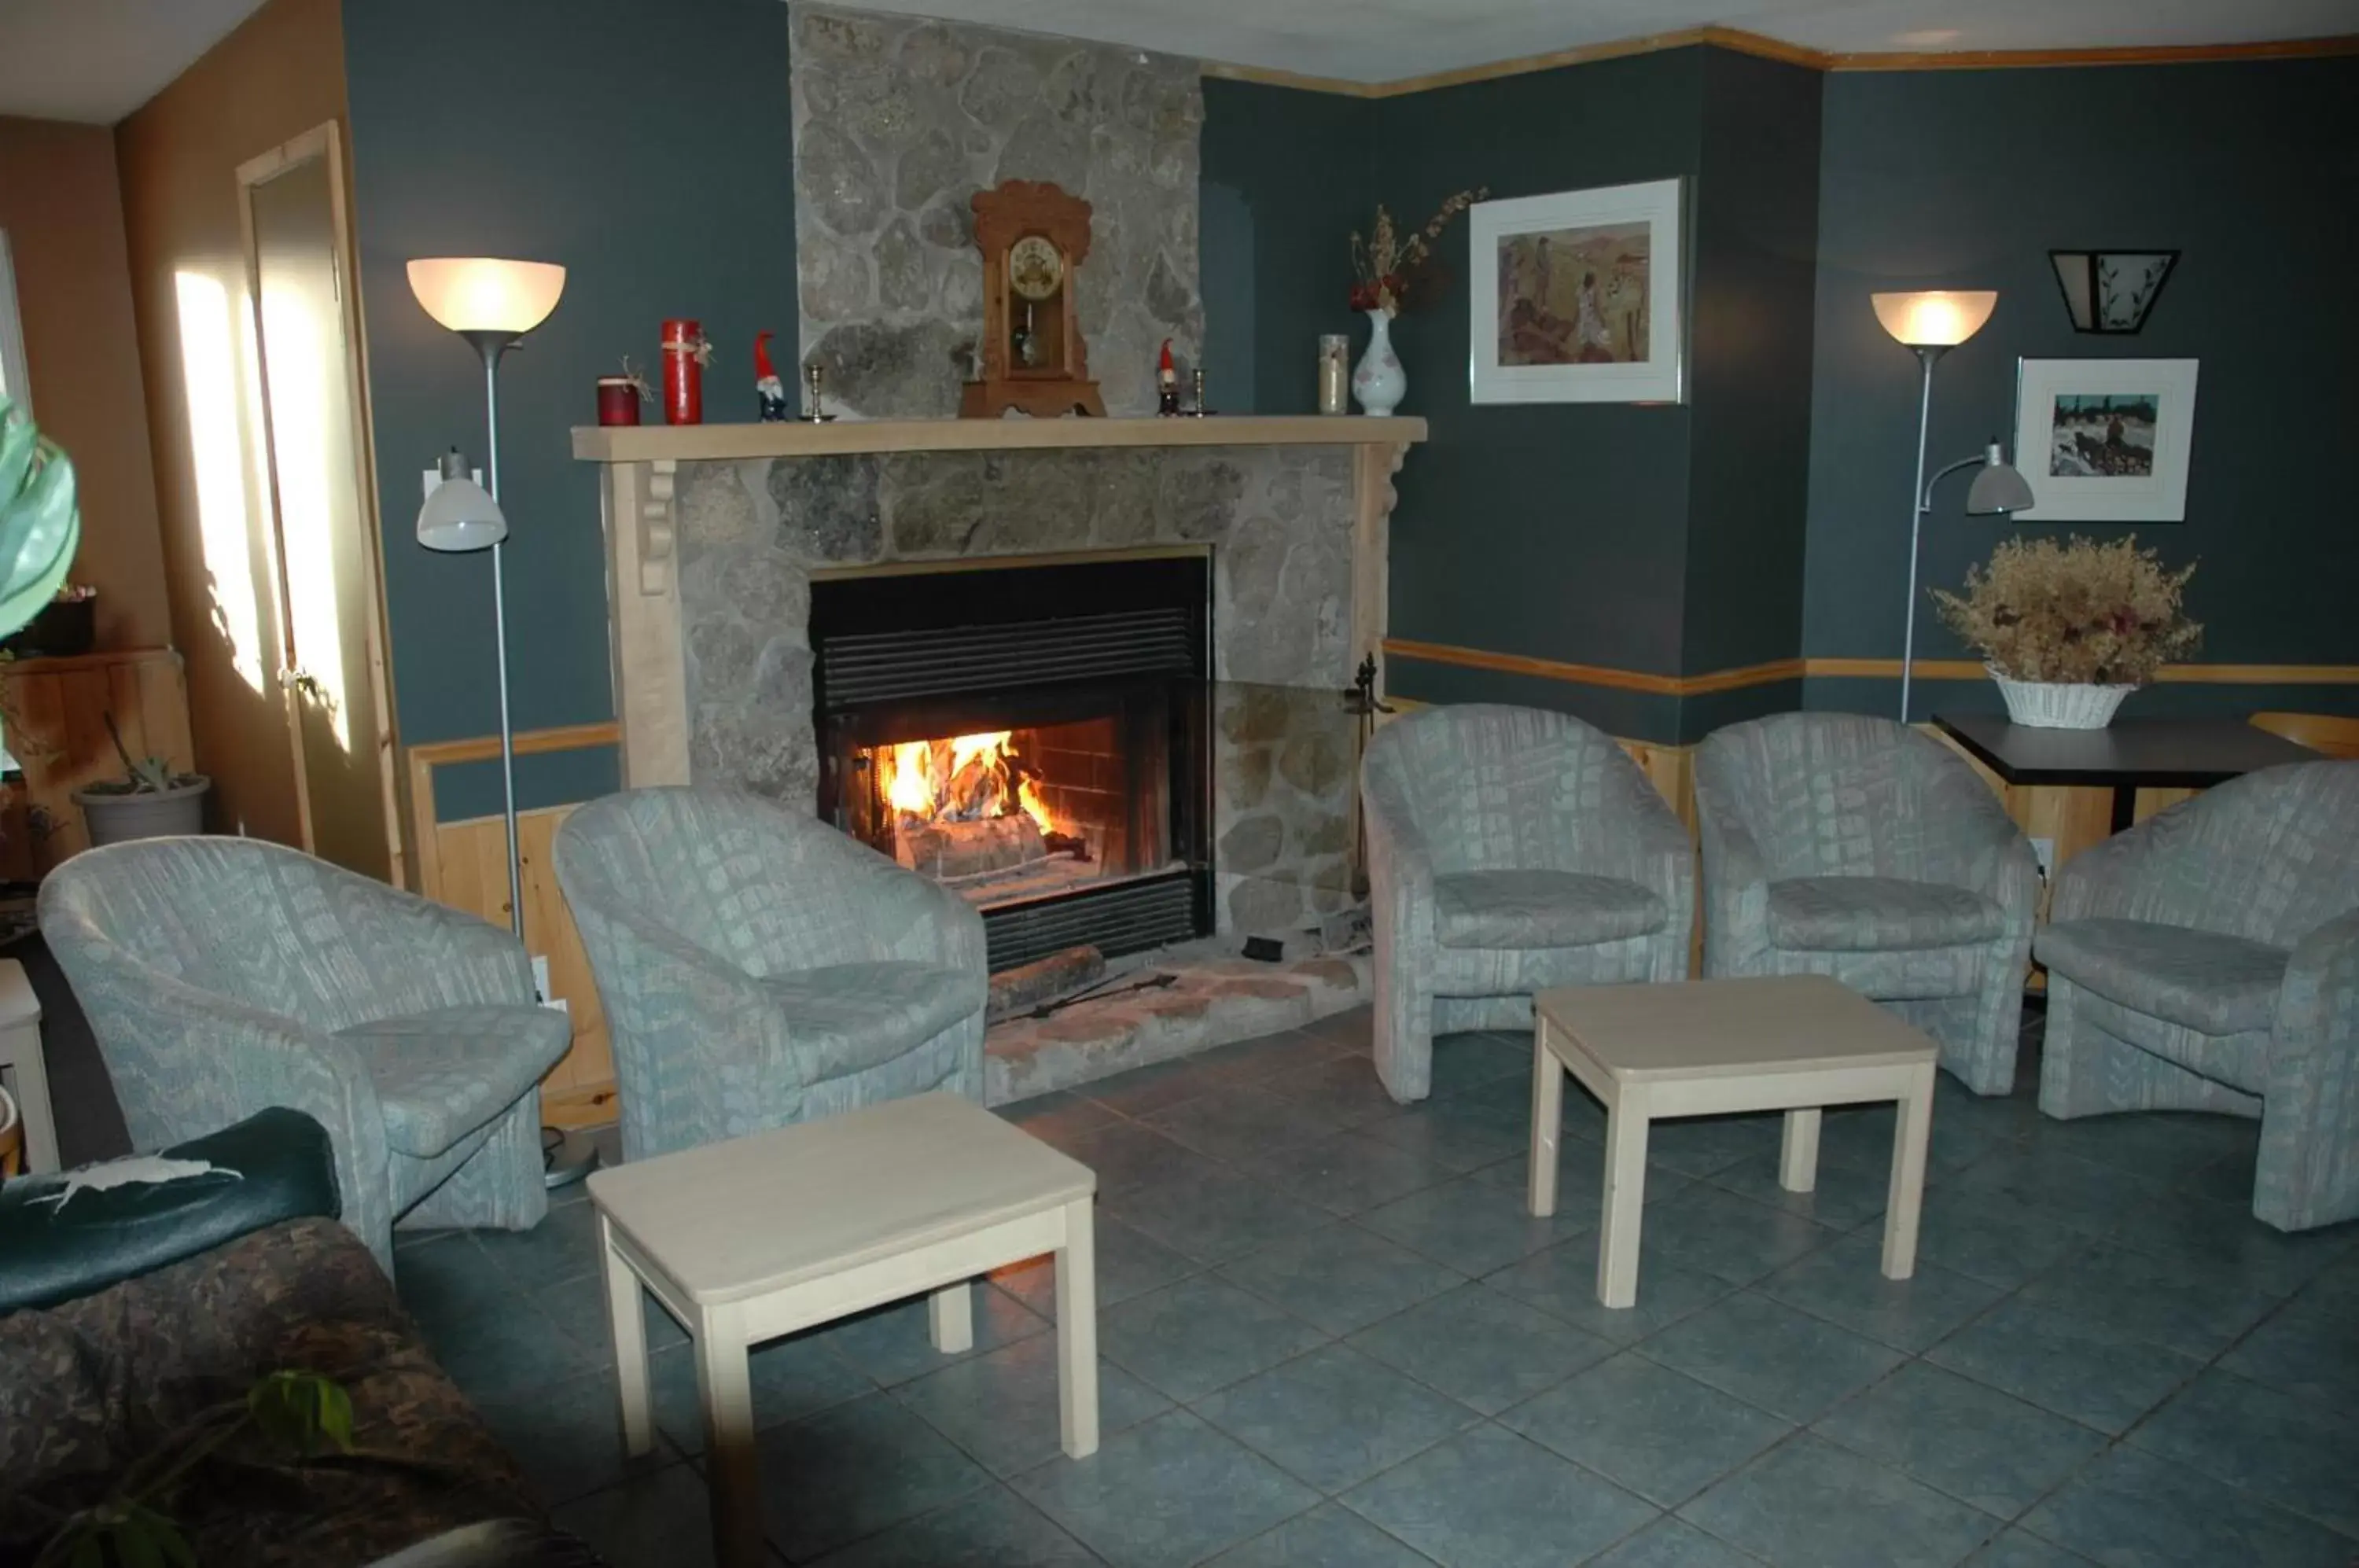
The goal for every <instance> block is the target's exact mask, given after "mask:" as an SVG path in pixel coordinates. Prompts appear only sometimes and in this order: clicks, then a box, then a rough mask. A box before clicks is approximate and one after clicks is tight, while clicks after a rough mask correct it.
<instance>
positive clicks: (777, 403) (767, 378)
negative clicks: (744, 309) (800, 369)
mask: <svg viewBox="0 0 2359 1568" xmlns="http://www.w3.org/2000/svg"><path fill="white" fill-rule="evenodd" d="M775 335H776V334H775V333H771V332H756V333H755V334H754V396H755V397H757V398H759V399H760V400H761V405H762V422H763V423H764V424H770V423H774V422H776V421H777V420H780V419H785V418H786V417H787V384H786V383H785V382H783V381H781V380H779V379H778V367H777V365H772V364H771V363H770V339H771V338H772V337H773V336H775Z"/></svg>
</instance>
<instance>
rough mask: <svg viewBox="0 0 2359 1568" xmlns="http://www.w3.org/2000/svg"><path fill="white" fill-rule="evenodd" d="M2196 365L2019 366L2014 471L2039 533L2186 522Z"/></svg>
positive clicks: (2075, 362) (2024, 515)
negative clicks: (2068, 525)
mask: <svg viewBox="0 0 2359 1568" xmlns="http://www.w3.org/2000/svg"><path fill="white" fill-rule="evenodd" d="M2195 365H2196V362H2195V361H2194V360H2191V359H2025V360H2018V361H2017V362H2016V367H2017V368H2016V394H2015V462H2016V466H2017V468H2019V469H2020V470H2022V472H2023V477H2024V478H2025V479H2026V480H2027V481H2028V482H2029V484H2030V485H2031V494H2032V495H2033V497H2034V498H2035V499H2036V500H2037V501H2038V505H2037V506H2032V507H2029V508H2027V510H2024V511H2020V512H2017V513H2016V514H2015V516H2016V517H2017V519H2019V520H2021V521H2024V522H2032V523H2055V522H2080V523H2179V522H2184V521H2186V520H2187V458H2188V452H2189V448H2190V446H2191V445H2192V444H2193V441H2194V438H2195Z"/></svg>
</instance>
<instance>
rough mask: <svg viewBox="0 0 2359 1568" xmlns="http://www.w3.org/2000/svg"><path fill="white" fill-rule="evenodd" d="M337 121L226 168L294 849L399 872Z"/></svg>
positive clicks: (392, 878)
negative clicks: (242, 288) (258, 393)
mask: <svg viewBox="0 0 2359 1568" xmlns="http://www.w3.org/2000/svg"><path fill="white" fill-rule="evenodd" d="M343 172H344V171H343V155H342V147H341V146H340V143H339V140H338V137H337V135H336V127H335V125H332V124H330V125H322V126H321V127H319V128H318V129H317V130H314V131H310V132H308V133H306V134H305V135H304V136H299V137H297V138H296V139H295V140H294V141H291V142H289V143H288V144H287V145H286V146H285V147H279V148H277V150H276V151H274V152H271V153H269V154H266V155H265V156H264V157H262V158H256V159H255V160H254V161H253V162H251V163H249V164H247V165H245V167H244V168H242V169H239V170H238V182H239V191H240V194H241V196H242V198H243V203H242V205H243V215H244V218H245V234H246V264H247V267H248V274H249V278H250V282H251V287H252V289H253V298H254V316H255V322H254V330H255V343H256V346H257V347H258V348H259V350H260V353H259V354H258V356H257V357H258V359H259V361H260V368H261V375H260V380H261V385H262V402H263V414H264V427H265V430H266V437H267V441H268V454H269V468H270V488H271V504H272V508H273V520H274V525H275V528H276V530H277V565H278V585H277V586H278V593H279V602H280V605H281V609H282V615H281V617H280V624H281V625H282V626H284V628H285V633H286V646H285V648H284V649H283V650H282V656H281V660H280V669H279V674H278V680H279V685H280V689H281V691H282V692H283V694H284V696H285V699H286V702H287V716H288V735H289V737H290V742H291V745H292V746H293V749H294V760H295V782H296V792H297V799H298V800H299V804H300V808H301V811H300V814H301V825H302V833H303V847H304V848H306V849H308V850H310V852H311V853H312V854H314V855H319V856H320V857H321V858H322V859H324V860H329V861H332V862H334V863H335V864H336V865H339V866H346V867H348V868H350V869H352V870H354V871H358V872H361V873H362V874H364V875H365V876H369V877H377V878H379V879H381V880H384V881H388V882H392V883H394V884H395V885H396V886H399V885H400V883H401V880H402V855H401V840H400V817H399V812H398V801H397V791H396V782H395V770H394V766H393V762H394V733H393V722H392V715H391V707H392V704H391V701H390V694H389V692H388V691H387V687H386V660H385V639H384V626H385V614H384V600H383V593H384V590H383V587H382V580H381V577H380V574H379V557H378V551H377V529H376V516H375V507H374V506H373V505H372V504H371V502H370V497H371V496H373V495H375V485H374V483H373V481H372V478H371V474H370V471H369V469H370V464H369V447H368V440H367V435H366V425H365V423H364V387H365V386H366V381H365V379H364V375H363V372H362V365H361V347H360V343H361V339H360V315H359V311H358V310H357V309H356V299H355V297H354V294H353V284H352V269H351V267H350V265H349V256H348V253H347V248H346V236H347V234H349V232H350V231H349V229H348V227H347V224H346V223H345V205H344V185H343Z"/></svg>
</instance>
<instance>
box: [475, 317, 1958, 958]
mask: <svg viewBox="0 0 2359 1568" xmlns="http://www.w3.org/2000/svg"><path fill="white" fill-rule="evenodd" d="M459 335H460V336H462V337H463V338H465V339H466V340H467V341H468V342H469V343H473V344H474V345H475V352H476V353H478V354H482V355H483V356H484V424H485V427H486V429H485V432H484V433H485V436H486V439H487V442H488V444H487V446H486V448H485V451H484V463H485V476H486V477H487V478H489V479H490V480H491V486H490V489H491V496H492V500H493V501H494V502H495V503H496V502H497V501H498V500H499V498H500V355H501V354H505V353H506V352H507V351H508V349H510V348H511V347H513V346H514V345H515V343H516V338H515V336H514V334H512V333H509V332H482V331H470V332H462V333H460V334H459ZM1918 464H1919V468H1920V469H1921V468H1922V466H1923V464H1924V455H1923V452H1922V451H1921V449H1920V451H1919V455H1918ZM1920 477H1921V474H1920ZM507 548H508V547H507V541H506V539H505V538H504V539H501V540H500V541H499V542H497V543H495V544H494V545H493V546H492V636H493V637H494V639H495V641H496V642H497V643H498V645H499V659H498V660H497V665H498V670H499V688H500V794H501V801H502V805H503V809H504V810H505V811H506V816H507V833H508V929H509V930H510V931H514V932H515V933H516V935H517V936H518V937H522V936H523V935H524V870H523V856H522V849H523V846H522V845H521V844H519V843H518V841H517V838H516V731H515V729H514V728H513V727H512V726H511V725H510V724H509V723H508V595H507V565H506V556H507ZM1910 570H1911V571H1912V572H1913V571H1914V570H1915V569H1914V567H1911V569H1910Z"/></svg>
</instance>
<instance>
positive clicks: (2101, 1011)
mask: <svg viewBox="0 0 2359 1568" xmlns="http://www.w3.org/2000/svg"><path fill="white" fill-rule="evenodd" d="M2037 950H2038V954H2039V961H2040V962H2041V963H2042V964H2046V965H2048V1040H2047V1046H2046V1049H2045V1054H2044V1056H2043V1057H2042V1060H2041V1062H2040V1073H2039V1108H2040V1109H2041V1110H2043V1111H2045V1112H2047V1113H2048V1114H2049V1116H2093V1115H2096V1114H2099V1113H2101V1112H2104V1111H2139V1110H2191V1111H2226V1112H2228V1113H2230V1114H2232V1115H2234V1116H2258V1117H2260V1119H2261V1152H2260V1162H2259V1168H2258V1170H2257V1171H2256V1172H2255V1176H2254V1181H2253V1213H2254V1214H2256V1215H2257V1216H2259V1217H2260V1218H2261V1219H2264V1220H2266V1221H2267V1222H2268V1223H2269V1224H2271V1225H2276V1226H2277V1228H2278V1229H2280V1230H2307V1229H2310V1227H2312V1226H2314V1225H2331V1224H2332V1223H2333V1222H2335V1221H2337V1220H2347V1219H2352V1218H2354V1217H2359V762H2304V763H2297V764H2295V765H2293V766H2291V767H2288V768H2268V769H2266V770H2265V771H2262V772H2259V773H2254V774H2248V775H2246V776H2245V778H2242V779H2235V780H2233V781H2232V782H2229V783H2226V784H2223V785H2220V786H2219V787H2218V788H2216V789H2211V790H2207V791H2206V792H2205V793H2203V794H2201V795H2198V796H2196V797H2195V798H2194V799H2193V800H2188V801H2185V802H2183V803H2181V804H2180V805H2177V806H2174V807H2172V808H2171V809H2170V810H2169V811H2164V812H2161V813H2160V814H2158V815H2157V816H2153V817H2150V818H2148V819H2147V821H2145V822H2140V823H2139V824H2138V825H2137V826H2136V827H2134V828H2131V829H2129V830H2128V831H2127V832H2125V833H2115V834H2114V836H2113V837H2112V838H2109V839H2107V840H2106V841H2105V842H2104V843H2103V844H2098V845H2096V846H2095V847H2094V848H2092V849H2088V850H2084V851H2082V853H2081V854H2079V855H2074V856H2073V857H2072V858H2071V860H2069V861H2067V862H2066V863H2065V865H2064V868H2063V872H2062V874H2061V875H2060V877H2058V878H2057V881H2056V897H2055V898H2054V899H2053V900H2051V902H2050V904H2049V925H2048V926H2047V927H2046V928H2045V929H2044V930H2042V931H2040V933H2039V940H2038V943H2037Z"/></svg>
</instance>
